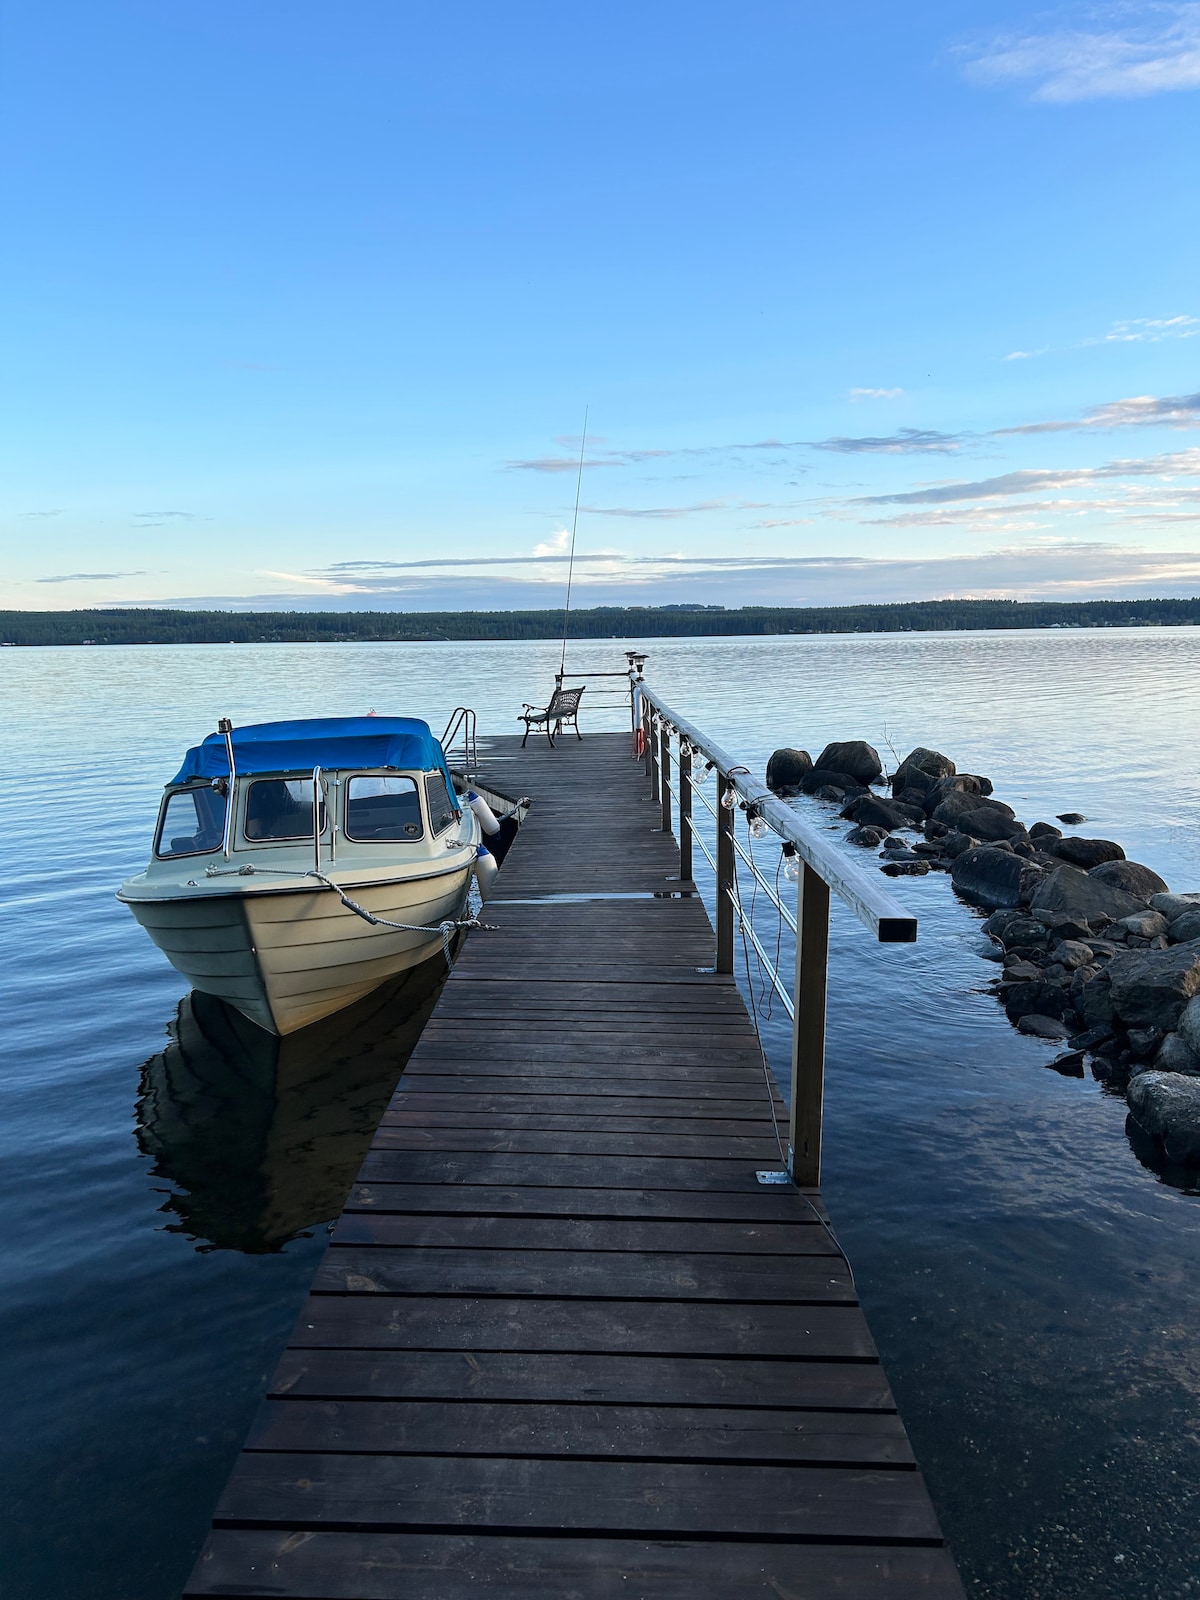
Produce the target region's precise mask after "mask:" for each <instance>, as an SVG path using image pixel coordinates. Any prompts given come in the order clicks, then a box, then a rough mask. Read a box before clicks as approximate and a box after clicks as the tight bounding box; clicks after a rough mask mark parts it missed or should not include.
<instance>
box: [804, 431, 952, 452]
mask: <svg viewBox="0 0 1200 1600" xmlns="http://www.w3.org/2000/svg"><path fill="white" fill-rule="evenodd" d="M967 437H968V435H967V434H962V433H939V432H938V431H937V430H936V429H934V428H899V429H898V430H897V431H896V432H895V433H889V434H887V435H885V436H883V437H882V438H880V437H874V438H863V439H856V438H839V439H821V440H818V441H815V442H814V444H813V449H814V450H836V451H837V452H838V453H839V454H842V455H884V456H909V455H953V454H954V453H955V451H957V450H958V449H959V448H960V447H961V445H962V443H963V440H964V439H966V438H967Z"/></svg>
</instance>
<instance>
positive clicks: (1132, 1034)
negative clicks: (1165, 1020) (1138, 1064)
mask: <svg viewBox="0 0 1200 1600" xmlns="http://www.w3.org/2000/svg"><path fill="white" fill-rule="evenodd" d="M1162 1039H1163V1035H1162V1029H1161V1028H1130V1030H1129V1048H1130V1049H1131V1050H1132V1051H1133V1053H1134V1055H1135V1056H1142V1057H1145V1056H1152V1055H1153V1054H1154V1052H1155V1051H1156V1050H1157V1049H1158V1047H1159V1045H1160V1044H1161V1043H1162Z"/></svg>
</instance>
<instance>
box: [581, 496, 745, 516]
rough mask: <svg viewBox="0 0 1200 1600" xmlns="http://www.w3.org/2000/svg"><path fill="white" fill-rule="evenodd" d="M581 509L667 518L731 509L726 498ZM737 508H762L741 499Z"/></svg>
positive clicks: (600, 513) (598, 513)
mask: <svg viewBox="0 0 1200 1600" xmlns="http://www.w3.org/2000/svg"><path fill="white" fill-rule="evenodd" d="M579 509H580V510H581V511H586V512H587V513H588V515H589V516H593V517H651V518H659V517H662V518H667V519H672V518H675V517H693V516H695V515H696V514H697V513H698V512H701V511H728V510H730V509H731V505H730V502H729V501H727V500H699V501H697V502H696V503H695V505H690V506H580V508H579ZM737 509H739V510H746V509H753V510H756V511H758V510H762V509H763V507H761V506H751V505H750V503H749V502H747V501H742V502H740V503H739V505H738V507H737Z"/></svg>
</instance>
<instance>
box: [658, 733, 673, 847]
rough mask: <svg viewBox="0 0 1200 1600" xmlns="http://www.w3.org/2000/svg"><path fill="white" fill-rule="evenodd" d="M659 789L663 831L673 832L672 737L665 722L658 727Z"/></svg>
mask: <svg viewBox="0 0 1200 1600" xmlns="http://www.w3.org/2000/svg"><path fill="white" fill-rule="evenodd" d="M658 787H659V790H660V791H661V796H662V831H663V832H664V833H670V831H671V737H670V734H669V733H668V731H667V725H666V723H665V722H660V723H659V725H658Z"/></svg>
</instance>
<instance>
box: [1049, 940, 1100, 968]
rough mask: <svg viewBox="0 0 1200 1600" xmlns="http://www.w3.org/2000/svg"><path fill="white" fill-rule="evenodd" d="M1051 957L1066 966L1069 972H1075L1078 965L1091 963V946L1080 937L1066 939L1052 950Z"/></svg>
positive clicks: (1084, 965)
mask: <svg viewBox="0 0 1200 1600" xmlns="http://www.w3.org/2000/svg"><path fill="white" fill-rule="evenodd" d="M1050 959H1051V961H1057V962H1058V963H1059V964H1060V965H1061V966H1063V967H1066V969H1067V970H1068V971H1069V972H1073V971H1074V970H1075V968H1076V967H1087V966H1090V965H1091V961H1092V951H1091V946H1090V945H1086V944H1083V943H1082V942H1081V941H1080V940H1079V939H1064V940H1063V941H1062V943H1061V944H1056V945H1055V946H1054V948H1053V950H1051V952H1050Z"/></svg>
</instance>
